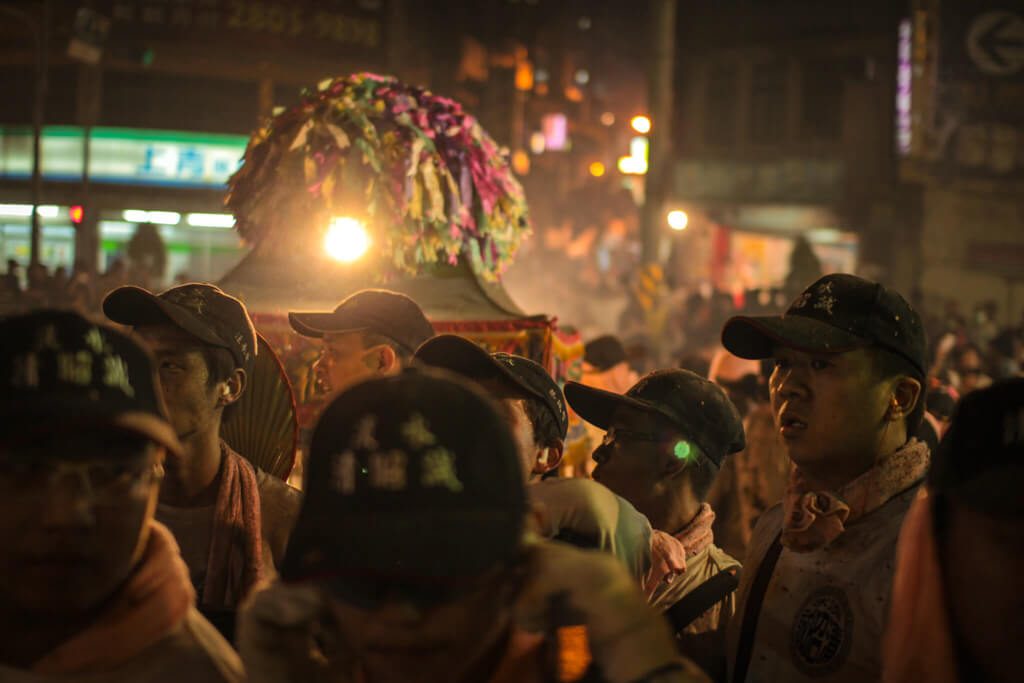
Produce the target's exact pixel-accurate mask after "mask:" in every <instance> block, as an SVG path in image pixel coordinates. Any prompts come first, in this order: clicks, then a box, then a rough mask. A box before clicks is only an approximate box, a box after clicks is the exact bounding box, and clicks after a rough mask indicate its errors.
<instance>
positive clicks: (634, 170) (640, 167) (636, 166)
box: [619, 156, 647, 175]
mask: <svg viewBox="0 0 1024 683" xmlns="http://www.w3.org/2000/svg"><path fill="white" fill-rule="evenodd" d="M619 171H620V172H621V173H625V174H627V175H643V174H644V173H647V160H646V159H644V158H643V157H634V156H628V157H619Z"/></svg>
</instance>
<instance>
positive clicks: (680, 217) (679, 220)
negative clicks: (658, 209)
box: [668, 209, 690, 230]
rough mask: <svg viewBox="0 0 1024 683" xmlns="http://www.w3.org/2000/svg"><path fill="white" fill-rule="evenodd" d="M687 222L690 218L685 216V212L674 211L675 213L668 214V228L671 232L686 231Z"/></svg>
mask: <svg viewBox="0 0 1024 683" xmlns="http://www.w3.org/2000/svg"><path fill="white" fill-rule="evenodd" d="M689 222H690V217H689V216H687V215H686V212H685V211H680V210H678V209H676V210H675V211H669V212H668V227H670V228H672V229H673V230H686V226H687V224H688V223H689Z"/></svg>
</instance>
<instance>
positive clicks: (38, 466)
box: [0, 455, 164, 504]
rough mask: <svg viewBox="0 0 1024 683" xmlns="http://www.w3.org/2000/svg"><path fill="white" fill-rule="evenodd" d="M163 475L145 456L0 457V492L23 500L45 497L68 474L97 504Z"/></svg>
mask: <svg viewBox="0 0 1024 683" xmlns="http://www.w3.org/2000/svg"><path fill="white" fill-rule="evenodd" d="M163 476H164V469H163V465H162V464H160V463H159V462H154V461H153V460H151V459H149V458H134V459H131V460H94V461H90V462H80V463H74V462H68V461H65V460H48V459H47V460H44V459H40V458H39V457H34V458H28V457H18V456H16V455H5V456H0V495H2V496H5V497H7V498H9V499H16V500H23V501H25V500H36V499H40V498H48V497H49V496H50V495H51V494H52V493H53V492H54V491H55V490H56V488H57V486H58V484H60V483H62V482H63V481H64V480H65V479H66V478H67V477H71V478H72V479H73V480H74V481H76V482H77V483H78V484H79V485H80V486H81V487H82V489H83V491H84V493H85V494H87V495H88V496H90V497H91V498H92V499H93V500H94V501H96V502H97V503H108V504H109V503H117V502H120V501H122V500H124V499H125V498H128V497H132V496H138V495H141V494H142V493H144V492H145V491H146V489H147V487H148V486H149V484H150V483H152V482H154V481H159V480H160V479H162V478H163Z"/></svg>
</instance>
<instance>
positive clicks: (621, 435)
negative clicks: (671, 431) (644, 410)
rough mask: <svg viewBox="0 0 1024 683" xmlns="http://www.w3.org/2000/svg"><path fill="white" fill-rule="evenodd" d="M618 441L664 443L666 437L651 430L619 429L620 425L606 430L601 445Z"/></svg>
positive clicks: (609, 444)
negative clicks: (650, 431) (652, 432)
mask: <svg viewBox="0 0 1024 683" xmlns="http://www.w3.org/2000/svg"><path fill="white" fill-rule="evenodd" d="M618 441H647V442H649V443H664V442H665V441H666V439H664V438H662V437H660V436H658V435H657V434H651V433H649V432H636V431H633V430H632V429H619V428H618V427H612V428H611V429H609V430H608V431H607V432H605V434H604V439H602V441H601V445H602V446H611V445H612V444H614V443H616V442H618Z"/></svg>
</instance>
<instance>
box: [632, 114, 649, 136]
mask: <svg viewBox="0 0 1024 683" xmlns="http://www.w3.org/2000/svg"><path fill="white" fill-rule="evenodd" d="M629 125H631V126H633V130H635V131H636V132H637V133H650V132H651V120H650V119H649V118H647V117H646V116H634V117H633V120H632V121H630V122H629Z"/></svg>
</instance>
